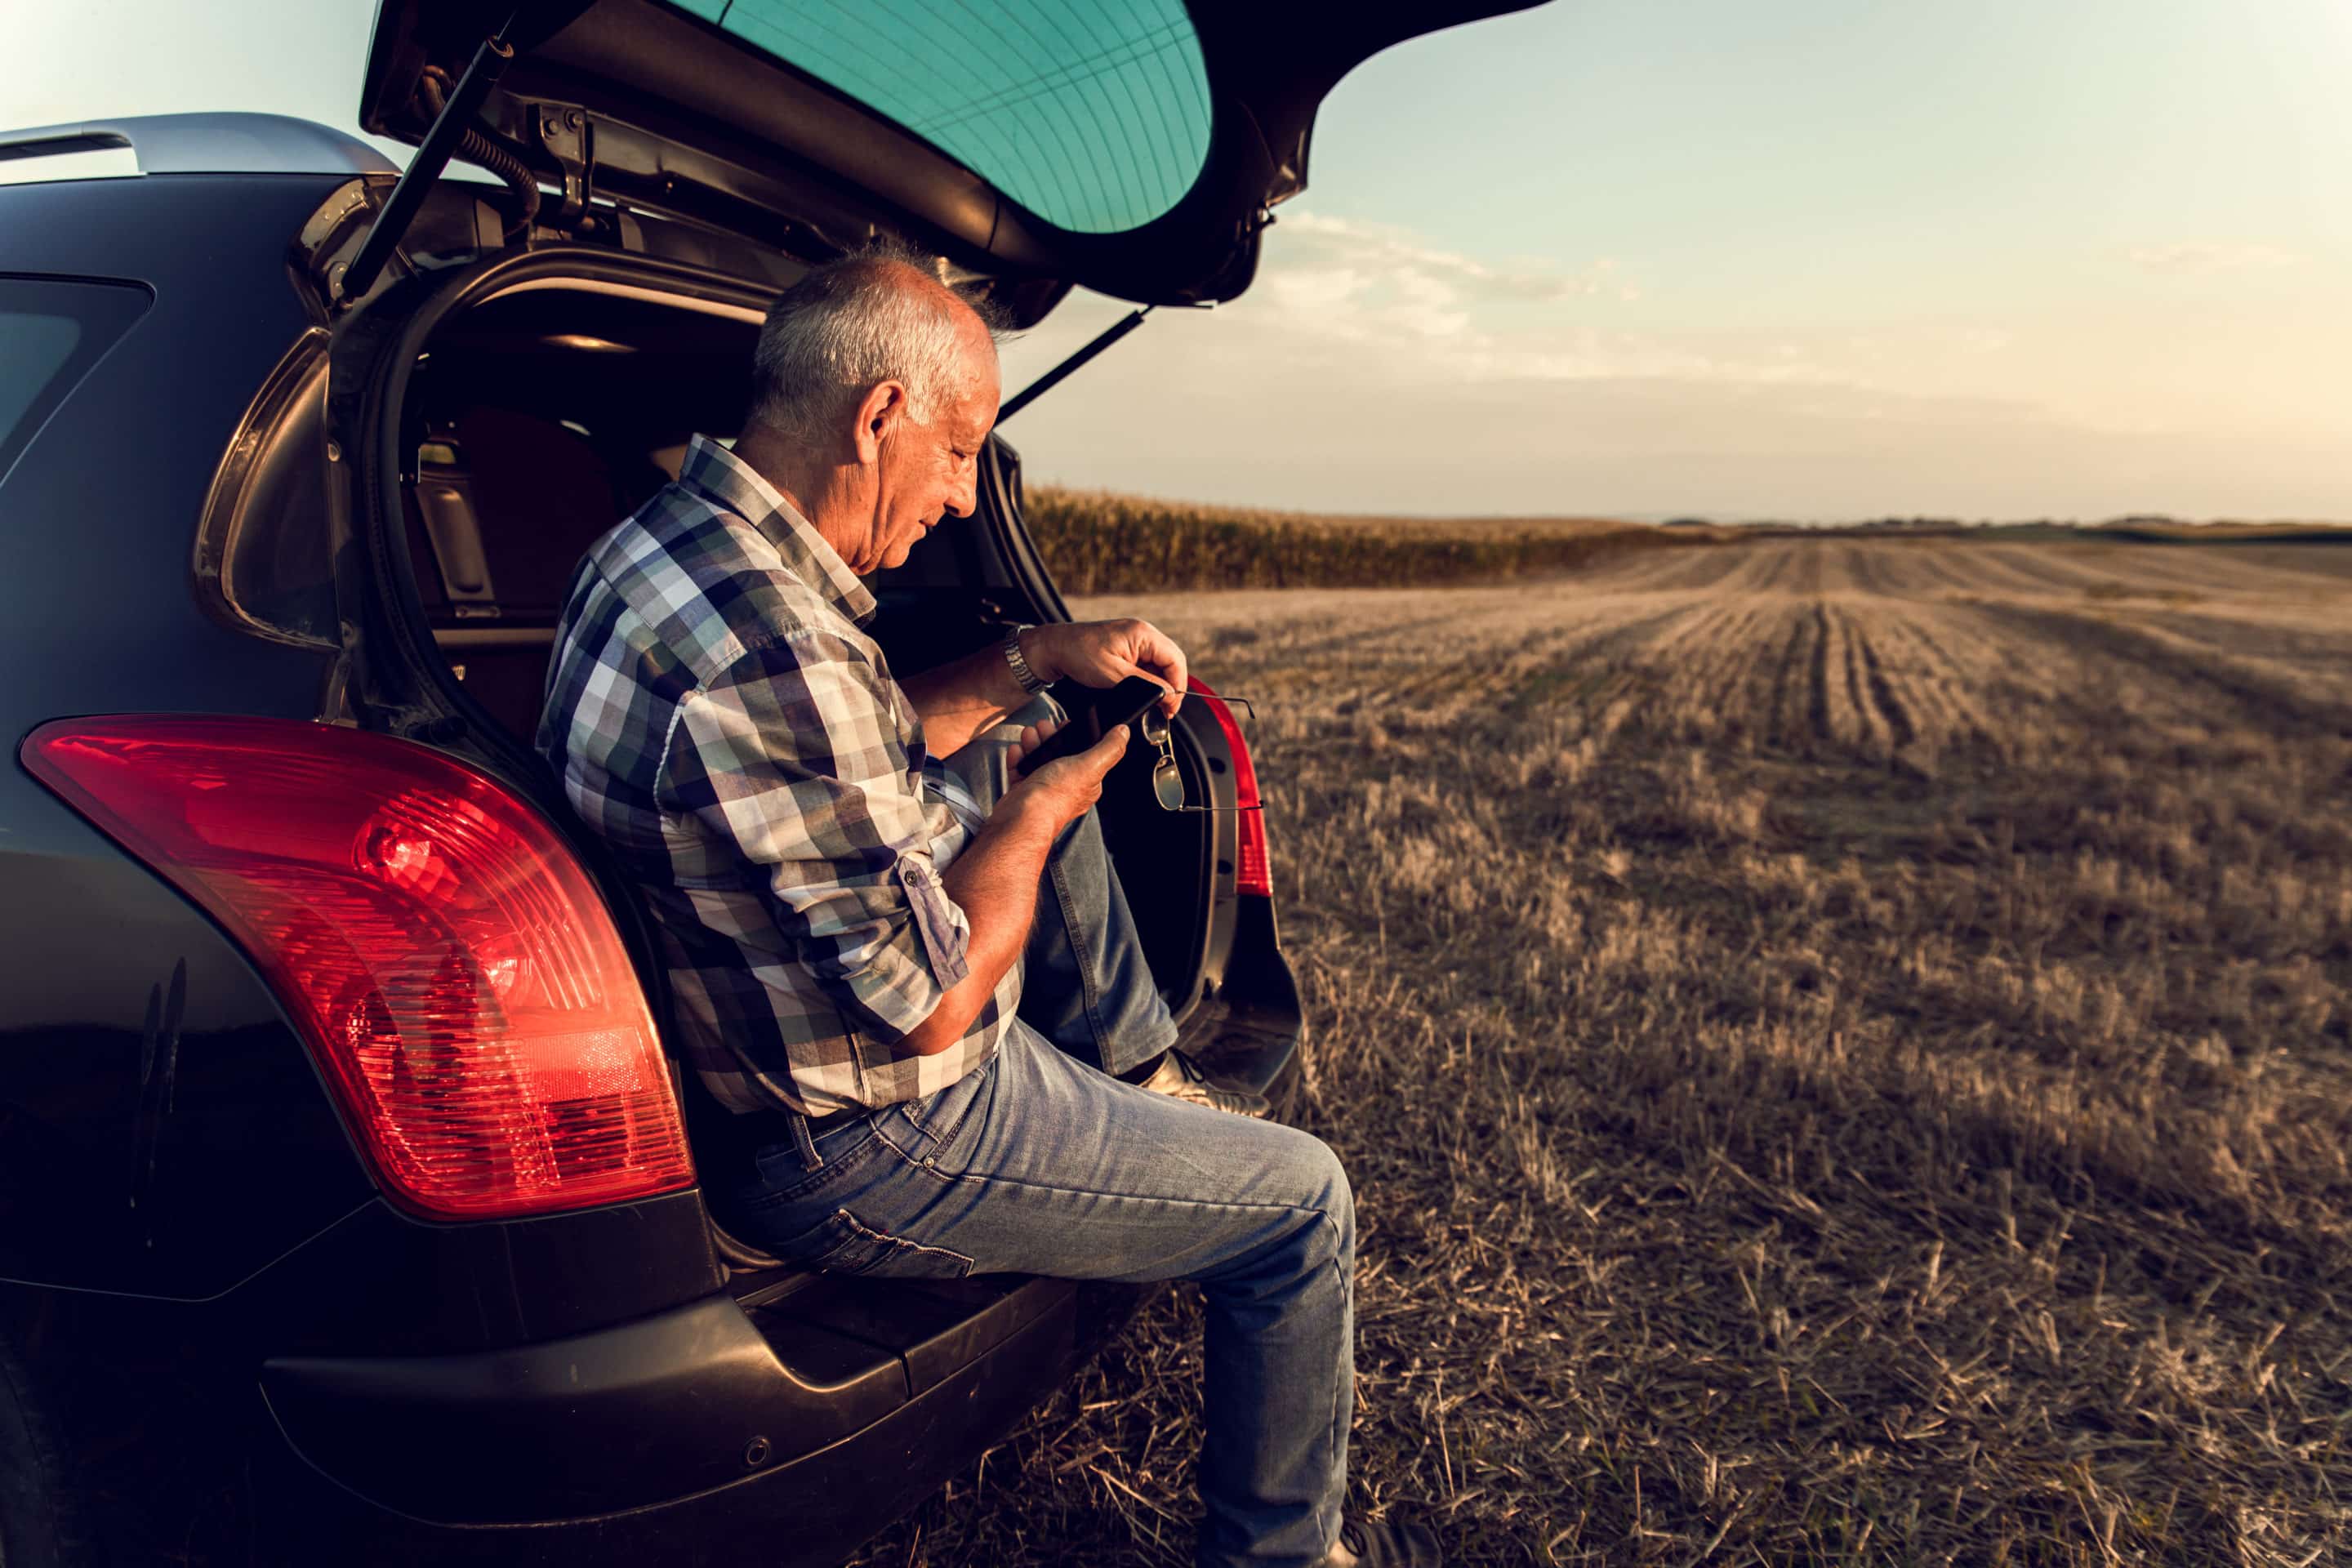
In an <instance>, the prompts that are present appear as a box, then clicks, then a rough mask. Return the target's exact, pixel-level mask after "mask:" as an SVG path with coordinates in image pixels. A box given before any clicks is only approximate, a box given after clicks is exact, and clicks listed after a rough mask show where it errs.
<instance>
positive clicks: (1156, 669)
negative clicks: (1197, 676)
mask: <svg viewBox="0 0 2352 1568" xmlns="http://www.w3.org/2000/svg"><path fill="white" fill-rule="evenodd" d="M1135 626H1136V633H1135V661H1136V663H1137V664H1138V665H1139V666H1140V667H1141V668H1143V669H1144V671H1145V673H1147V674H1149V675H1150V676H1151V677H1152V678H1153V679H1156V680H1158V681H1159V682H1160V684H1161V685H1163V686H1165V687H1167V688H1168V696H1167V697H1166V698H1164V699H1162V700H1161V701H1160V711H1161V712H1163V713H1166V714H1167V715H1168V716H1169V717H1170V718H1171V719H1173V718H1174V717H1175V716H1176V710H1177V709H1179V708H1181V707H1182V706H1183V703H1184V695H1183V694H1184V692H1185V691H1186V690H1187V689H1188V687H1187V685H1186V682H1187V679H1189V676H1190V671H1189V669H1188V668H1187V667H1186V661H1185V658H1184V650H1183V649H1182V648H1181V647H1177V646H1176V639H1175V638H1173V637H1170V636H1169V635H1168V634H1167V633H1166V632H1163V631H1161V630H1160V628H1159V627H1158V626H1153V625H1152V624H1151V623H1150V621H1138V622H1136V623H1135Z"/></svg>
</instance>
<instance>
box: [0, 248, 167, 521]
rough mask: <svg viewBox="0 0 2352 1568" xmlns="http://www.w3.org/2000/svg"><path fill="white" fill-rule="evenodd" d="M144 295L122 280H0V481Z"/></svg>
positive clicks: (126, 324)
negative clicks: (96, 281)
mask: <svg viewBox="0 0 2352 1568" xmlns="http://www.w3.org/2000/svg"><path fill="white" fill-rule="evenodd" d="M147 300H148V294H147V290H145V289H141V288H137V287H135V286H132V285H130V284H120V283H83V282H64V281H60V280H58V279H49V278H0V480H5V479H7V477H8V470H9V469H10V468H14V467H16V458H17V456H18V455H19V454H20V453H22V452H23V451H24V449H25V447H26V446H27V445H29V444H30V443H31V441H32V439H33V437H34V435H35V434H36V433H37V432H38V431H39V429H40V427H41V426H43V425H44V424H46V423H47V420H48V417H49V416H50V415H51V414H53V413H55V412H56V411H57V407H58V405H59V404H61V403H63V402H64V401H65V400H66V396H67V395H68V393H70V392H72V391H73V389H74V387H75V385H76V384H78V383H79V381H80V380H81V378H82V377H83V376H84V375H86V374H89V367H90V366H92V365H94V364H96V363H98V362H99V360H100V358H101V357H102V356H103V355H104V354H105V353H106V351H107V350H108V349H110V348H112V347H113V346H114V343H115V341H116V340H117V339H119V338H121V336H122V334H123V333H124V332H125V331H129V330H130V327H131V322H133V321H137V320H138V319H139V317H140V314H141V313H142V311H144V310H146V309H147Z"/></svg>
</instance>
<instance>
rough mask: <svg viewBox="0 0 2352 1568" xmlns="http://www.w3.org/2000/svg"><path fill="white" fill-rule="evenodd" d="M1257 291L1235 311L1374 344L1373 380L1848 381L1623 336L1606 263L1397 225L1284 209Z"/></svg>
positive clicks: (1621, 298) (1278, 325)
mask: <svg viewBox="0 0 2352 1568" xmlns="http://www.w3.org/2000/svg"><path fill="white" fill-rule="evenodd" d="M1280 237H1281V240H1282V243H1281V244H1280V245H1279V246H1268V247H1267V248H1266V256H1265V263H1264V270H1263V272H1262V273H1261V275H1260V278H1259V282H1258V288H1257V291H1256V292H1255V293H1254V294H1253V295H1252V297H1251V298H1250V299H1249V300H1244V302H1243V303H1242V305H1241V306H1239V307H1237V309H1240V310H1248V311H1249V312H1251V314H1252V317H1253V319H1254V321H1255V322H1256V323H1257V326H1258V330H1259V331H1260V332H1261V333H1263V334H1266V335H1269V336H1272V335H1280V336H1287V337H1289V338H1291V339H1293V340H1294V342H1295V344H1296V346H1297V347H1298V348H1299V349H1300V350H1301V351H1302V352H1304V351H1305V350H1307V349H1311V348H1312V347H1313V346H1314V345H1317V344H1321V345H1323V346H1326V347H1328V346H1329V345H1332V344H1377V345H1379V346H1380V347H1381V355H1380V357H1379V360H1378V361H1377V369H1376V370H1375V371H1374V372H1373V374H1384V375H1386V376H1389V377H1391V378H1393V379H1399V380H1409V381H1411V382H1412V383H1414V384H1421V385H1428V384H1465V383H1475V384H1491V383H1496V382H1572V381H1605V380H1617V379H1625V378H1634V379H1676V380H1693V381H1726V382H1761V383H1769V384H1787V383H1802V384H1817V383H1826V382H1832V381H1836V380H1841V379H1850V377H1848V376H1846V375H1845V374H1844V373H1843V372H1841V371H1838V370H1834V369H1832V368H1830V367H1827V366H1824V365H1822V364H1819V363H1814V360H1813V358H1812V356H1811V354H1810V353H1808V351H1806V350H1804V349H1803V348H1801V346H1799V345H1795V344H1790V343H1775V344H1772V345H1770V346H1769V347H1768V348H1766V349H1765V350H1763V351H1762V352H1761V353H1758V354H1755V355H1749V356H1730V357H1727V356H1725V355H1723V354H1721V353H1714V352H1709V351H1707V350H1705V349H1701V348H1696V347H1693V346H1690V345H1689V344H1686V343H1679V342H1673V341H1670V340H1667V339H1665V338H1662V337H1659V336H1657V335H1655V334H1645V333H1642V332H1638V331H1629V330H1627V329H1626V328H1625V326H1624V325H1622V321H1623V319H1624V318H1623V314H1622V309H1621V307H1622V306H1624V305H1627V304H1630V303H1632V302H1633V301H1635V300H1639V299H1640V298H1641V290H1640V289H1639V288H1638V287H1637V286H1636V285H1635V284H1633V282H1632V281H1631V280H1629V279H1626V278H1625V277H1624V276H1623V275H1622V273H1621V271H1620V270H1619V268H1618V266H1617V263H1616V262H1615V261H1614V260H1613V259H1612V258H1608V257H1601V258H1596V259H1594V260H1592V261H1591V262H1589V263H1586V264H1585V265H1583V266H1581V267H1564V266H1561V265H1559V264H1557V263H1554V262H1550V261H1547V260H1544V259H1541V258H1514V259H1513V260H1511V261H1509V262H1507V263H1501V262H1489V261H1486V260H1482V259H1480V258H1476V257H1473V256H1468V255H1465V254H1463V253H1462V252H1460V251H1454V250H1447V249H1444V248H1442V247H1437V246H1434V245H1432V244H1430V243H1428V242H1427V241H1426V240H1424V239H1423V238H1422V237H1419V236H1417V235H1415V234H1413V233H1412V231H1411V230H1409V229H1404V228H1400V227H1396V226H1391V225H1386V224H1368V223H1359V222H1355V221H1352V220H1350V219H1347V218H1337V217H1326V216H1321V215H1319V214H1317V213H1311V212H1296V213H1286V214H1285V215H1284V216H1283V218H1282V222H1281V230H1280Z"/></svg>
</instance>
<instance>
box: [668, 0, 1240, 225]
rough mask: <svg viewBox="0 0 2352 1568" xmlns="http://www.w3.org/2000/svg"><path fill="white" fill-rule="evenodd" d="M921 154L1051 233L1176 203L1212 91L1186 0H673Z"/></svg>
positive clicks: (1199, 149)
mask: <svg viewBox="0 0 2352 1568" xmlns="http://www.w3.org/2000/svg"><path fill="white" fill-rule="evenodd" d="M677 4H678V8H679V9H681V10H683V11H686V12H688V13H689V14H691V15H693V16H699V17H701V18H702V19H703V20H705V21H707V22H711V23H714V24H716V25H717V26H719V29H720V30H721V31H723V32H726V33H729V34H731V35H732V36H734V37H736V38H738V39H740V40H741V41H742V42H743V43H746V44H748V45H750V46H751V47H753V48H756V49H758V50H760V51H761V52H762V53H764V54H768V55H772V56H773V57H774V58H777V59H780V60H782V61H783V62H784V63H785V64H787V65H790V66H793V67H794V68H798V69H799V70H802V71H803V72H805V73H807V74H808V75H810V76H813V77H814V78H816V79H818V80H819V81H822V82H824V84H825V85H826V86H828V87H830V88H832V89H835V91H837V92H841V93H845V94H846V95H847V96H849V97H851V98H853V99H856V100H858V101H859V102H861V103H863V104H865V105H866V107H867V108H869V109H872V110H875V111H876V112H877V113H879V114H881V115H882V116H884V117H885V118H887V119H889V120H892V121H897V122H898V124H900V125H903V126H905V127H906V128H907V129H908V130H909V131H912V132H915V134H917V135H918V136H920V137H922V138H923V139H924V140H926V141H928V142H930V143H931V144H932V145H933V146H935V147H937V148H939V149H940V151H941V152H943V153H947V154H948V155H949V156H950V157H951V158H954V159H955V160H957V161H958V162H959V163H962V164H963V165H964V166H965V167H967V168H969V169H971V171H972V172H973V173H975V174H980V175H981V176H982V177H983V178H985V179H986V180H988V181H989V182H990V183H991V184H993V185H995V186H996V188H997V189H998V190H1001V191H1003V193H1004V194H1005V195H1008V196H1010V197H1012V198H1013V200H1014V201H1016V202H1019V203H1020V204H1021V205H1023V206H1024V207H1027V208H1028V209H1029V210H1030V211H1031V212H1033V213H1034V214H1035V215H1036V216H1039V217H1041V218H1043V219H1045V221H1046V222H1047V223H1049V224H1052V225H1054V226H1055V227H1057V228H1063V229H1068V230H1070V231H1072V232H1074V233H1078V234H1115V233H1118V232H1121V231H1123V230H1126V229H1130V228H1136V227H1139V226H1141V225H1143V224H1146V223H1149V222H1150V221H1151V220H1152V219H1153V218H1156V217H1158V216H1160V215H1161V214H1162V213H1164V212H1166V211H1168V209H1169V208H1171V207H1172V206H1174V205H1176V204H1177V203H1178V202H1179V201H1181V199H1182V198H1183V195H1184V193H1185V192H1186V191H1188V190H1190V189H1192V182H1193V181H1194V180H1195V179H1196V178H1198V177H1199V175H1200V173H1201V165H1202V162H1203V161H1204V160H1205V159H1206V158H1207V156H1208V150H1209V80H1208V73H1207V70H1206V69H1205V68H1204V67H1203V66H1202V61H1201V45H1200V40H1199V39H1198V38H1197V37H1195V36H1194V34H1193V31H1192V18H1191V17H1190V16H1186V15H1185V12H1184V7H1183V5H1181V0H1001V3H1000V4H997V5H989V6H973V5H965V4H962V3H961V0H870V3H862V0H861V3H852V0H677Z"/></svg>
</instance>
